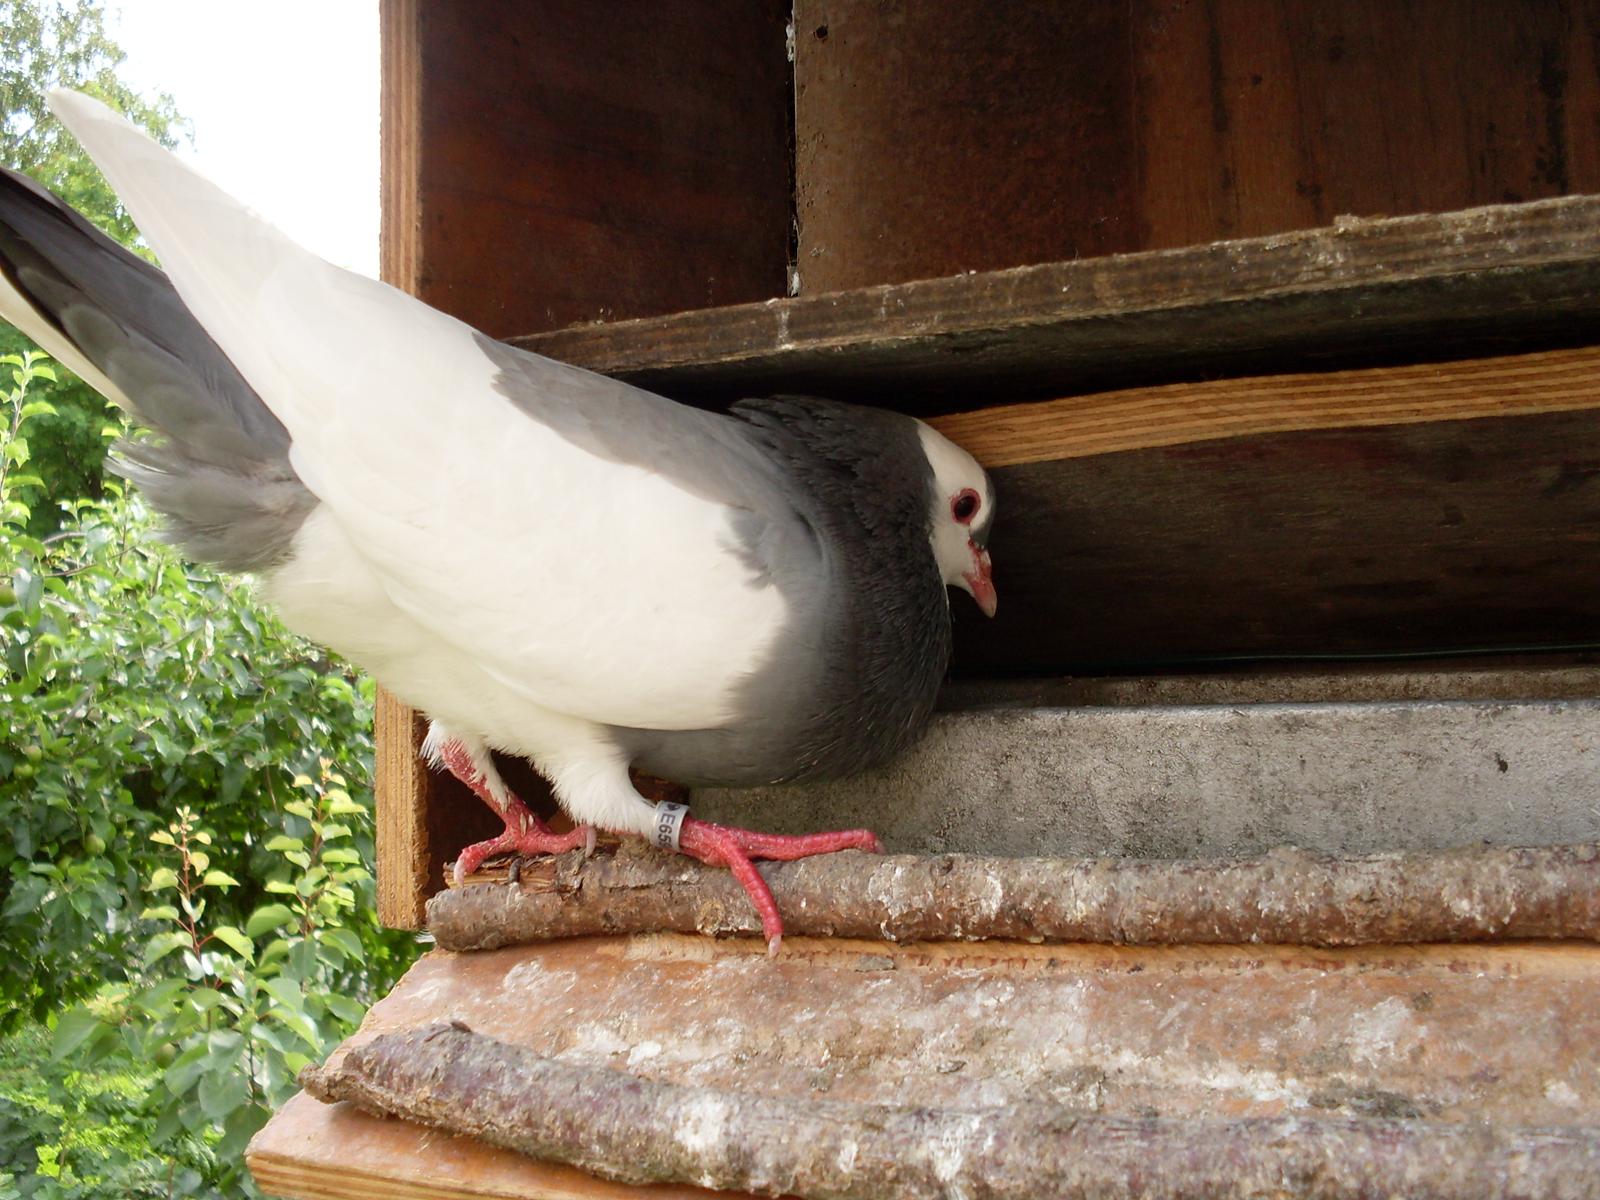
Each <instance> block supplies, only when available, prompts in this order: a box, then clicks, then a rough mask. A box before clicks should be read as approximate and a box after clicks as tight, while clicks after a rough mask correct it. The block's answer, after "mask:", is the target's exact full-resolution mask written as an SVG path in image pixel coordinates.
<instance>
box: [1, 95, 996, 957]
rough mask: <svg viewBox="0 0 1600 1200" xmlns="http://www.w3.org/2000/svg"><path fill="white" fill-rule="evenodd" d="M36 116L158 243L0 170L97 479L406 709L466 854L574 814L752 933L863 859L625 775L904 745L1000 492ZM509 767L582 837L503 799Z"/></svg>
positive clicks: (724, 779) (4, 295)
mask: <svg viewBox="0 0 1600 1200" xmlns="http://www.w3.org/2000/svg"><path fill="white" fill-rule="evenodd" d="M49 102H50V105H51V107H52V109H53V110H54V111H55V113H56V115H57V116H58V117H59V118H60V119H61V121H62V122H63V123H64V124H65V125H66V126H67V128H68V129H69V130H70V131H71V132H72V133H73V134H74V135H75V136H76V137H77V138H78V140H79V141H80V142H81V143H82V145H83V146H84V148H85V149H86V150H87V151H88V153H89V154H90V156H91V157H92V158H93V159H94V160H95V162H96V163H97V164H98V165H99V167H100V168H101V170H102V171H103V172H104V173H105V175H106V177H107V179H108V180H109V181H110V182H111V184H112V186H113V187H114V188H115V190H116V192H117V194H118V196H119V198H120V199H121V200H122V202H123V203H124V204H125V205H126V206H127V209H128V211H129V212H130V214H131V215H132V216H133V218H134V220H135V221H136V222H137V224H138V226H139V228H140V230H141V231H142V233H143V236H144V237H145V238H146V239H147V241H148V243H149V245H150V246H151V248H152V249H153V250H154V251H155V253H156V254H157V255H158V256H159V258H160V260H161V263H162V266H163V268H164V270H162V269H157V268H156V267H154V266H152V265H150V264H149V263H146V262H145V261H143V260H142V259H140V258H139V257H137V256H135V255H133V254H131V253H129V252H128V251H126V250H124V249H123V248H121V247H120V246H118V245H117V244H116V243H114V242H112V241H111V240H110V239H109V238H107V237H106V236H105V235H104V234H102V233H100V232H99V231H98V230H97V229H96V228H95V227H94V226H93V225H92V224H91V223H90V222H88V221H87V220H86V219H84V218H83V217H82V216H81V215H80V214H78V213H76V212H75V211H73V210H72V209H71V208H70V207H68V206H67V205H66V204H65V203H63V202H62V201H61V200H59V199H58V198H56V197H55V196H53V195H52V194H51V193H49V192H48V191H46V190H45V189H43V188H42V187H40V186H38V185H37V184H35V183H33V182H32V181H30V180H28V179H26V178H25V177H23V176H21V175H18V174H16V173H13V172H7V173H6V175H5V179H4V186H3V188H0V316H4V317H5V318H6V319H7V320H10V321H12V322H13V323H15V324H16V325H18V326H19V327H20V328H22V329H23V331H24V332H26V333H28V334H29V335H30V336H32V337H33V338H35V340H37V341H38V342H39V343H40V344H41V345H42V346H43V347H44V348H45V349H46V350H47V351H49V352H50V353H51V354H52V355H54V356H55V357H56V358H57V359H58V360H59V361H61V362H63V363H64V364H66V365H67V366H68V367H70V368H71V369H73V370H74V371H76V372H77V373H78V374H79V375H81V376H82V377H83V378H84V379H85V380H87V381H88V382H89V383H90V384H91V385H92V386H94V387H95V388H97V389H98V390H99V391H100V392H102V393H103V394H104V395H105V396H106V397H107V398H109V399H110V400H112V401H113V402H115V403H116V404H118V405H120V406H122V407H123V408H125V409H126V410H128V411H129V412H130V413H133V414H135V415H136V416H137V418H138V419H139V420H141V421H142V422H143V423H145V424H146V425H148V426H149V427H150V428H151V429H153V430H154V431H155V432H156V434H157V435H158V436H157V439H156V440H153V441H135V442H131V443H130V442H125V443H123V444H122V445H121V446H120V450H119V455H120V457H119V458H118V459H117V460H116V462H115V464H114V469H116V470H118V471H120V472H121V473H122V474H124V475H126V476H127V477H129V478H130V479H131V480H132V481H133V482H134V483H135V484H137V485H138V486H140V487H141V488H142V489H143V491H144V493H145V495H146V496H147V497H148V498H149V500H150V502H151V504H152V505H153V506H154V507H155V508H156V509H157V510H158V511H160V512H161V513H162V514H163V515H164V517H165V518H166V520H167V523H168V526H167V529H168V536H169V537H170V538H171V539H172V540H174V541H175V542H176V543H177V544H178V545H179V546H180V548H182V550H183V551H184V552H185V553H186V554H188V555H190V556H191V557H193V558H195V559H197V560H200V561H204V562H208V563H212V564H215V565H216V566H218V567H221V568H223V569H225V570H229V571H238V572H248V573H251V574H253V575H254V576H255V577H256V579H257V583H258V588H259V591H260V593H261V594H262V595H263V596H264V597H265V599H266V600H268V601H269V602H270V603H271V604H272V605H273V606H274V607H275V608H276V610H277V612H278V613H279V615H280V616H281V618H282V620H283V621H284V623H285V624H286V625H287V626H288V627H289V628H291V629H293V630H295V631H296V632H298V633H299V634H301V635H303V636H305V637H307V638H309V639H311V640H313V641H315V642H318V643H321V644H322V645H324V646H327V647H328V648H330V649H332V650H333V651H335V652H336V653H338V654H340V655H341V656H343V657H344V658H345V659H347V660H349V661H350V662H352V663H355V664H356V665H357V666H359V667H360V668H362V669H363V670H365V671H367V672H369V673H370V674H371V675H372V676H373V677H374V678H375V679H376V680H377V681H378V682H379V683H381V684H382V685H383V686H384V687H386V688H387V689H389V690H390V691H391V692H393V693H394V694H396V695H397V696H399V697H400V698H401V699H403V700H404V701H406V702H407V703H409V704H410V705H412V706H413V707H415V708H416V709H418V710H419V711H421V712H423V713H424V714H426V715H427V716H428V717H429V719H430V722H431V723H430V726H429V730H428V734H427V738H426V740H425V743H424V747H423V749H424V753H425V754H426V755H427V756H428V757H429V758H430V759H431V760H432V761H433V763H434V764H435V765H436V766H438V767H441V768H443V769H445V770H447V771H449V772H450V773H451V774H453V775H454V776H456V777H457V778H458V779H460V780H462V781H463V782H464V783H465V784H466V785H467V786H468V787H469V788H470V789H471V790H472V791H473V792H474V793H475V794H476V795H477V796H478V797H479V798H480V799H482V800H483V802H484V803H486V804H487V805H488V806H489V807H490V808H491V809H493V810H494V811H495V813H497V814H498V815H499V816H500V817H501V818H502V819H503V820H504V823H505V831H504V832H503V833H502V834H500V835H499V836H497V837H494V838H491V839H489V840H487V841H483V842H479V843H477V844H475V845H472V846H469V847H467V848H466V849H465V850H464V851H462V853H461V854H460V856H459V857H458V859H457V862H456V871H457V872H458V874H460V875H465V874H469V873H471V872H472V871H474V870H476V869H477V868H478V867H479V866H480V865H481V864H482V863H483V862H484V861H485V860H487V859H488V858H490V857H491V856H498V855H503V854H516V855H531V854H547V853H562V852H565V851H568V850H571V849H575V848H578V847H583V848H584V849H585V850H589V851H592V850H593V848H594V834H595V830H596V829H600V830H605V831H609V832H611V833H615V834H620V835H638V836H641V837H645V838H647V839H648V840H650V841H652V842H653V843H655V844H657V845H661V846H666V847H669V848H672V849H676V850H679V851H681V852H683V853H686V854H689V855H691V856H693V857H695V858H697V859H699V860H701V861H703V862H707V863H712V864H719V865H723V866H726V867H727V868H728V869H729V870H731V871H732V872H733V874H734V876H735V877H736V878H737V879H738V881H739V882H740V883H741V884H742V885H743V887H744V889H745V891H746V892H747V893H748V894H749V896H750V898H751V901H752V903H753V904H754V905H755V907H756V910H757V912H758V913H759V915H760V919H761V924H762V930H763V933H764V934H765V936H766V938H767V941H768V945H769V949H770V950H771V951H772V952H776V950H777V947H778V945H779V942H780V940H781V937H782V933H783V923H782V919H781V917H780V915H779V912H778V909H777V906H776V904H775V903H774V901H773V897H772V893H771V891H770V890H769V889H768V887H767V885H766V883H765V881H764V880H763V879H762V877H761V875H760V874H759V872H757V871H756V869H755V867H754V866H753V863H752V860H754V859H796V858H802V857H806V856H809V855H813V854H821V853H829V852H833V851H838V850H843V849H858V850H866V851H877V850H879V845H878V842H877V839H876V838H875V837H874V835H873V834H872V833H871V832H870V831H868V830H861V829H858V830H846V831H840V832H829V833H817V834H810V835H804V836H797V837H796V836H778V835H772V834H763V833H757V832H753V831H750V830H744V829H737V828H733V827H730V826H724V825H718V824H714V823H712V822H708V821H702V820H699V819H697V818H695V817H693V816H690V815H688V814H687V811H686V810H685V808H684V806H683V805H681V804H674V803H661V804H652V803H650V802H649V801H648V800H646V799H645V798H644V797H643V796H641V795H640V793H639V791H638V790H636V788H635V785H634V783H633V781H632V777H631V775H630V771H631V770H636V771H639V772H644V773H648V774H650V775H654V776H658V777H660V778H663V779H667V780H670V781H673V782H675V783H679V784H683V785H688V786H707V785H715V786H729V787H739V786H751V785H758V784H760V785H765V784H774V783H784V782H791V781H798V780H810V779H822V778H828V777H837V776H842V775H847V774H849V773H852V772H856V771H860V770H862V769H864V768H866V767H869V766H871V765H873V764H875V763H880V762H883V761H885V760H887V759H889V758H891V757H892V756H893V755H895V754H896V753H897V752H899V751H900V750H902V749H903V748H905V747H906V746H907V745H908V744H910V742H911V741H912V740H913V739H914V738H915V737H916V736H917V734H918V732H919V731H920V729H921V728H922V726H923V725H924V724H925V722H926V720H927V718H928V716H929V714H930V712H931V710H932V708H933V703H934V697H935V693H936V692H937V690H938V688H939V685H940V683H941V681H942V680H943V678H944V676H945V674H946V671H947V668H948V661H949V657H950V652H951V629H950V597H949V590H948V589H950V588H952V587H954V588H959V589H962V590H964V591H966V592H968V593H970V595H971V596H972V598H973V599H974V600H975V601H976V602H977V604H978V606H979V607H980V608H981V609H982V610H983V611H984V612H985V613H986V614H989V615H991V616H992V615H993V614H994V611H995V603H996V599H995V589H994V583H993V579H992V574H991V564H990V559H989V554H988V550H987V548H986V547H987V543H988V537H989V532H990V530H991V528H992V526H993V518H994V509H995V493H994V488H993V485H992V483H991V481H990V479H989V477H988V476H987V475H986V473H985V472H984V471H983V469H982V468H981V467H980V466H979V465H978V463H977V462H976V461H975V460H974V459H973V458H972V456H971V455H970V454H968V453H967V452H966V451H965V450H962V449H961V448H960V447H958V446H957V445H955V444H954V443H952V442H951V441H949V440H948V439H946V438H945V437H943V436H942V435H940V434H939V433H938V432H936V431H935V430H933V429H932V428H930V427H929V426H928V425H926V424H924V423H923V422H920V421H917V420H915V419H913V418H911V417H907V416H904V415H900V414H897V413H893V412H890V411H887V410H884V409H879V408H873V407H868V406H858V405H852V404H846V403H842V402H837V401H830V400H825V399H818V398H811V397H802V396H773V397H770V398H765V399H753V400H745V401H742V402H740V403H737V404H734V405H733V406H732V407H731V408H730V409H729V410H727V411H710V410H706V409H700V408H695V407H691V406H687V405H684V404H680V403H677V402H675V401H673V400H670V399H667V398H665V397H662V396H658V395H655V394H652V393H650V392H647V391H643V390H641V389H639V388H636V387H633V386H630V385H628V384H626V383H623V382H620V381H618V380H614V379H610V378H607V377H605V376H602V375H598V374H594V373H592V372H589V371H585V370H581V369H579V368H576V367H572V366H569V365H566V364H564V363H560V362H557V361H554V360H552V359H548V358H544V357H541V356H539V355H537V354H532V353H529V352H527V351H525V350H521V349H518V348H515V347H513V346H510V345H507V344H504V343H502V342H497V341H495V340H493V339H491V338H489V337H487V336H485V335H484V334H482V333H480V332H478V331H476V330H474V329H473V328H471V327H470V326H468V325H465V324H463V323H462V322H460V321H457V320H456V319H454V318H453V317H450V316H448V315H446V314H444V313H441V312H439V311H437V310H436V309H433V308H430V307H429V306H427V305H426V304H423V303H422V302H420V301H419V300H417V299H415V298H414V297H411V296H408V295H406V294H405V293H403V292H400V291H398V290H396V289H394V288H392V287H389V286H387V285H385V284H382V283H378V282H376V281H374V280H371V279H368V278H365V277H363V276H360V275H356V274H354V273H351V272H348V271H345V270H342V269H340V268H337V267H334V266H332V265H331V264H329V263H327V262H325V261H323V260H322V259H320V258H318V257H317V256H315V255H313V254H311V253H310V252H308V251H306V250H304V249H302V248H301V247H299V246H297V245H295V244H294V243H293V242H292V241H290V240H289V239H288V238H287V237H285V236H284V235H283V234H281V233H280V232H278V230H277V229H275V228H274V227H273V226H271V225H270V224H268V223H267V222H266V221H265V220H263V219H262V218H261V217H259V216H257V215H256V214H255V213H253V212H252V211H250V210H249V209H248V208H246V207H245V206H244V205H242V204H241V203H239V202H238V201H236V200H234V199H233V198H231V197H230V196H228V195H227V194H225V193H224V192H223V191H221V190H220V189H219V188H217V187H216V186H215V185H213V184H212V183H210V182H209V181H207V180H206V179H205V178H203V177H202V176H201V175H200V174H199V173H197V172H196V171H194V170H193V169H192V168H191V167H189V166H188V165H187V164H185V163H184V162H182V161H181V160H180V159H179V158H177V157H176V156H174V155H173V154H171V153H170V152H168V151H167V150H165V149H163V148H162V147H160V146H159V145H157V144H156V143H155V142H154V141H152V140H151V139H150V138H148V137H147V136H146V135H145V134H144V133H143V132H141V131H140V130H138V129H137V128H135V127H134V126H133V125H131V124H130V123H128V122H127V121H125V120H124V119H122V118H121V117H120V116H118V115H116V114H115V113H113V112H111V111H110V110H109V109H107V108H106V107H105V106H103V105H102V104H100V103H99V102H98V101H96V100H93V99H91V98H89V97H87V96H84V95H81V94H79V93H76V92H72V91H67V90H57V91H54V92H52V93H51V94H50V96H49ZM492 752H501V753H504V754H509V755H515V756H520V757H523V758H525V759H527V760H529V761H530V762H531V763H532V764H533V765H534V766H535V767H536V768H537V769H538V770H539V772H540V773H541V774H542V775H543V776H544V777H545V778H547V779H548V780H549V782H550V784H551V787H552V790H553V793H554V795H555V798H556V800H557V802H558V803H559V804H560V806H561V808H562V809H563V810H565V812H566V813H567V814H568V815H569V816H570V817H571V818H572V820H573V822H574V823H575V825H576V828H575V829H573V830H572V831H570V832H564V833H558V832H555V831H554V830H552V828H551V827H550V826H549V825H547V824H546V823H545V822H544V821H543V820H542V819H541V818H539V817H538V816H536V815H535V814H534V813H533V812H532V811H531V810H529V809H528V807H527V806H526V805H525V804H524V803H523V802H522V801H521V800H520V799H519V798H518V797H517V796H516V795H515V794H513V793H512V791H511V790H510V789H509V788H508V787H507V786H506V784H505V783H504V781H503V780H502V779H501V777H500V775H499V773H498V772H497V770H496V767H495V764H494V761H493V759H492V757H491V753H492Z"/></svg>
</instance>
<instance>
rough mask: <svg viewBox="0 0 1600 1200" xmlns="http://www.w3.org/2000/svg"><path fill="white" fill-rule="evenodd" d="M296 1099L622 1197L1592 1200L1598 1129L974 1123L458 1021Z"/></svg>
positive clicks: (1030, 1114) (1016, 1109)
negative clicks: (631, 1064)
mask: <svg viewBox="0 0 1600 1200" xmlns="http://www.w3.org/2000/svg"><path fill="white" fill-rule="evenodd" d="M300 1079H301V1083H302V1085H303V1086H304V1087H306V1089H307V1090H308V1091H310V1092H311V1093H312V1094H313V1095H315V1096H317V1097H318V1098H319V1099H322V1100H324V1101H327V1102H330V1103H332V1102H335V1101H339V1100H350V1101H353V1102H354V1103H355V1104H357V1105H358V1106H360V1107H361V1108H364V1109H366V1110H368V1111H371V1112H374V1113H381V1114H390V1113H392V1114H395V1115H398V1116H402V1117H405V1118H407V1119H409V1120H413V1121H418V1122H421V1123H423V1124H425V1125H429V1126H432V1127H434V1128H437V1129H442V1130H445V1131H447V1132H450V1133H454V1134H464V1135H467V1136H471V1137H475V1138H481V1139H482V1140H484V1141H486V1142H489V1143H491V1144H493V1145H498V1146H505V1147H507V1148H509V1149H514V1150H517V1151H519V1152H521V1153H524V1154H528V1155H531V1156H533V1157H536V1158H541V1159H546V1160H553V1161H556V1162H562V1163H568V1164H571V1165H574V1166H578V1167H581V1168H583V1169H584V1170H587V1171H592V1172H594V1173H595V1174H597V1175H601V1176H603V1177H605V1178H610V1179H616V1180H621V1181H623V1182H627V1183H636V1184H643V1183H654V1182H668V1183H695V1184H699V1185H701V1186H704V1187H711V1188H717V1189H726V1190H737V1191H742V1192H753V1193H756V1194H759V1195H768V1196H779V1195H792V1196H801V1197H817V1198H818V1200H876V1198H877V1197H881V1196H884V1195H894V1196H905V1197H913V1198H915V1197H928V1198H929V1200H933V1198H935V1197H947V1196H967V1195H982V1196H986V1197H995V1198H997V1200H999V1198H1004V1197H1015V1198H1017V1200H1022V1198H1024V1197H1037V1196H1081V1197H1101V1196H1104V1197H1120V1196H1126V1195H1130V1194H1138V1195H1140V1196H1146V1197H1151V1198H1152V1200H1162V1198H1171V1200H1177V1198H1179V1197H1194V1196H1220V1195H1224V1194H1227V1195H1258V1194H1259V1195H1265V1194H1269V1193H1273V1192H1277V1191H1279V1190H1281V1188H1282V1186H1283V1184H1284V1182H1285V1181H1286V1180H1292V1181H1293V1188H1294V1194H1295V1195H1297V1196H1302V1197H1308V1198H1313V1200H1315V1198H1334V1197H1341V1198H1342V1197H1356V1196H1379V1195H1398V1194H1404V1195H1407V1196H1415V1197H1418V1198H1422V1197H1439V1198H1441V1200H1443V1198H1446V1197H1448V1198H1450V1200H1457V1198H1465V1197H1512V1196H1527V1197H1540V1198H1541V1200H1554V1198H1557V1197H1567V1196H1570V1197H1582V1196H1588V1195H1590V1194H1592V1193H1591V1185H1592V1184H1593V1182H1594V1178H1595V1176H1596V1173H1600V1135H1597V1134H1596V1132H1595V1131H1594V1130H1592V1129H1573V1128H1559V1127H1557V1128H1545V1129H1527V1128H1517V1127H1504V1126H1489V1125H1478V1126H1473V1125H1444V1124H1440V1123H1436V1122H1430V1121H1422V1120H1396V1119H1382V1118H1367V1119H1359V1118H1358V1119H1354V1120H1352V1119H1343V1120H1341V1119H1329V1118H1323V1119H1307V1118H1304V1117H1290V1118H1278V1119H1271V1118H1266V1119H1260V1118H1258V1119H1255V1120H1240V1121H1228V1120H1217V1119H1213V1120H1173V1119H1170V1118H1169V1119H1163V1118H1160V1117H1147V1118H1144V1119H1129V1118H1125V1117H1106V1116H1098V1115H1095V1114H1094V1113H1093V1112H1089V1111H1084V1110H1082V1109H1079V1108H1075V1107H1068V1106H1063V1105H1060V1104H1050V1103H1038V1102H1035V1103H1023V1104H1013V1105H1006V1106H1003V1107H978V1106H974V1107H972V1108H970V1109H964V1110H954V1111H952V1110H947V1109H937V1108H912V1107H906V1106H898V1105H860V1104H850V1103H847V1102H842V1101H838V1100H831V1099H827V1098H805V1099H799V1100H795V1099H789V1098H786V1097H782V1098H781V1097H773V1096H767V1095H762V1094H759V1093H751V1092H729V1091H723V1090H719V1089H715V1088H708V1087H686V1086H683V1085H680V1084H672V1083H662V1082H659V1081H656V1080H652V1079H648V1078H643V1077H641V1076H638V1075H635V1074H632V1073H630V1072H627V1071H610V1070H603V1069H595V1068H592V1067H583V1066H575V1065H572V1064H569V1063H565V1062H561V1061H558V1060H555V1059H551V1058H547V1057H544V1056H542V1055H538V1054H535V1053H532V1052H531V1051H528V1050H526V1049H524V1048H522V1047H520V1046H516V1045H512V1044H508V1043H506V1042H502V1041H499V1040H497V1039H495V1038H492V1037H488V1036H485V1035H482V1034H477V1033H473V1032H472V1031H471V1030H470V1029H469V1028H468V1027H467V1026H465V1025H463V1024H460V1023H448V1024H436V1025H432V1026H429V1027H424V1028H421V1029H417V1030H414V1031H411V1032H407V1033H390V1034H383V1035H381V1036H379V1037H377V1038H374V1039H373V1040H372V1041H370V1042H367V1043H365V1044H363V1045H360V1046H356V1047H354V1048H352V1049H351V1050H350V1051H349V1052H348V1053H346V1054H345V1055H344V1056H343V1057H342V1059H341V1060H340V1061H339V1063H338V1064H337V1065H336V1066H331V1067H315V1066H313V1067H307V1068H306V1069H305V1070H304V1071H302V1072H301V1076H300Z"/></svg>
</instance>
